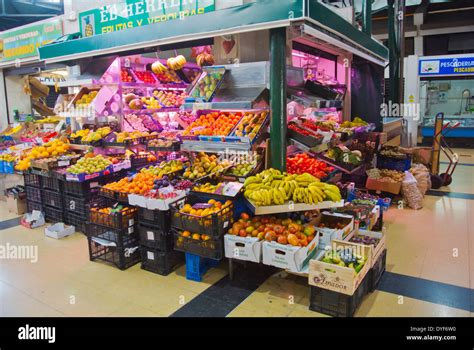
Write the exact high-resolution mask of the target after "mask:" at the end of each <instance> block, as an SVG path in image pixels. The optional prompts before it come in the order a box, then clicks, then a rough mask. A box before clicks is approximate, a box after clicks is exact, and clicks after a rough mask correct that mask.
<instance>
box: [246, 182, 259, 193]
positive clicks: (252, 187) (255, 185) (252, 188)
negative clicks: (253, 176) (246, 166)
mask: <svg viewBox="0 0 474 350" xmlns="http://www.w3.org/2000/svg"><path fill="white" fill-rule="evenodd" d="M261 187H262V184H261V183H257V182H254V183H251V184H250V185H248V186H245V190H249V191H256V190H258V189H260V188H261Z"/></svg>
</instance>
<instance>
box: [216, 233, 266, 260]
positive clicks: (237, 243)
mask: <svg viewBox="0 0 474 350" xmlns="http://www.w3.org/2000/svg"><path fill="white" fill-rule="evenodd" d="M224 250H225V257H226V258H229V259H237V260H245V261H251V262H256V263H259V262H260V261H262V241H259V240H258V238H257V237H239V236H234V235H225V236H224Z"/></svg>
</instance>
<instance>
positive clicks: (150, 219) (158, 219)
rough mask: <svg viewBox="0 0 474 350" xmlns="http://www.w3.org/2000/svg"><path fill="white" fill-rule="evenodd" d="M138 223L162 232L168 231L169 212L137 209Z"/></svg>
mask: <svg viewBox="0 0 474 350" xmlns="http://www.w3.org/2000/svg"><path fill="white" fill-rule="evenodd" d="M138 221H139V222H140V223H143V224H145V225H148V226H152V227H154V228H156V229H159V230H161V231H163V232H169V231H170V227H171V226H170V211H169V210H166V211H164V210H150V209H145V208H138Z"/></svg>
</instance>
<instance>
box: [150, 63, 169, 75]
mask: <svg viewBox="0 0 474 350" xmlns="http://www.w3.org/2000/svg"><path fill="white" fill-rule="evenodd" d="M151 70H152V71H153V73H155V74H161V73H164V72H166V71H167V70H168V68H166V66H165V65H164V64H163V63H161V62H160V61H156V62H155V63H153V64H152V65H151Z"/></svg>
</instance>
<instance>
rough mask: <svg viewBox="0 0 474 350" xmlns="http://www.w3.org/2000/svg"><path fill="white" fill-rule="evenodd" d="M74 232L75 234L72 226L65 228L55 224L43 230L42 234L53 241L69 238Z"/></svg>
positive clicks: (62, 225)
mask: <svg viewBox="0 0 474 350" xmlns="http://www.w3.org/2000/svg"><path fill="white" fill-rule="evenodd" d="M74 232H76V228H75V227H74V226H66V225H64V224H63V223H62V222H58V223H57V224H54V225H51V226H48V227H46V228H45V229H44V234H45V235H46V236H47V237H51V238H55V239H61V238H64V237H67V236H70V235H72V234H73V233H74Z"/></svg>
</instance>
